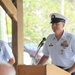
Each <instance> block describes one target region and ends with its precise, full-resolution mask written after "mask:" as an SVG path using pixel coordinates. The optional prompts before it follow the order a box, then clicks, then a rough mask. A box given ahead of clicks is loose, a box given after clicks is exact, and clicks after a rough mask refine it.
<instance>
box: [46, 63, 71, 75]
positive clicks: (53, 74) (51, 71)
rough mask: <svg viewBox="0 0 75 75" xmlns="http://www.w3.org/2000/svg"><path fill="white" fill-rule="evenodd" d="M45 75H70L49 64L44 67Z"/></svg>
mask: <svg viewBox="0 0 75 75" xmlns="http://www.w3.org/2000/svg"><path fill="white" fill-rule="evenodd" d="M46 75H71V74H70V73H69V72H67V71H65V70H63V69H61V68H59V67H57V66H55V65H53V64H51V65H47V66H46Z"/></svg>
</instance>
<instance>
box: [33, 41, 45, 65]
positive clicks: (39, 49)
mask: <svg viewBox="0 0 75 75" xmlns="http://www.w3.org/2000/svg"><path fill="white" fill-rule="evenodd" d="M43 45H44V42H42V43H41V45H40V46H38V48H37V52H36V54H35V56H34V60H36V56H37V54H38V52H39V50H40V48H41V47H42V46H43ZM34 62H35V61H33V64H35V63H34Z"/></svg>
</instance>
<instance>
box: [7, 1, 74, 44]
mask: <svg viewBox="0 0 75 75" xmlns="http://www.w3.org/2000/svg"><path fill="white" fill-rule="evenodd" d="M60 11H61V0H23V23H24V27H23V32H24V42H36V43H39V41H40V40H41V39H42V38H43V37H47V36H48V35H49V34H51V33H52V29H51V24H50V18H49V14H50V13H53V12H58V13H60ZM64 15H65V16H66V17H68V19H69V22H68V23H67V24H66V25H65V30H66V31H69V32H72V33H75V4H74V2H73V1H70V0H64ZM9 24H10V23H9ZM8 26H9V28H11V25H8ZM9 33H11V30H10V29H8V34H9Z"/></svg>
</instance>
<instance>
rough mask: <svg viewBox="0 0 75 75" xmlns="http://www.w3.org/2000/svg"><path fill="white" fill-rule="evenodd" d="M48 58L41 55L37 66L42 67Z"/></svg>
mask: <svg viewBox="0 0 75 75" xmlns="http://www.w3.org/2000/svg"><path fill="white" fill-rule="evenodd" d="M48 58H49V56H45V55H43V57H42V58H41V60H40V61H39V63H38V65H44V64H45V63H46V62H47V60H48Z"/></svg>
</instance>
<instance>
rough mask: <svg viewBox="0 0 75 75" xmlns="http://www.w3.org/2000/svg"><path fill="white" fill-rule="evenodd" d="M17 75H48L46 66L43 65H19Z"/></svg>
mask: <svg viewBox="0 0 75 75" xmlns="http://www.w3.org/2000/svg"><path fill="white" fill-rule="evenodd" d="M16 72H17V75H46V66H42V65H18V66H17V71H16Z"/></svg>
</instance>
